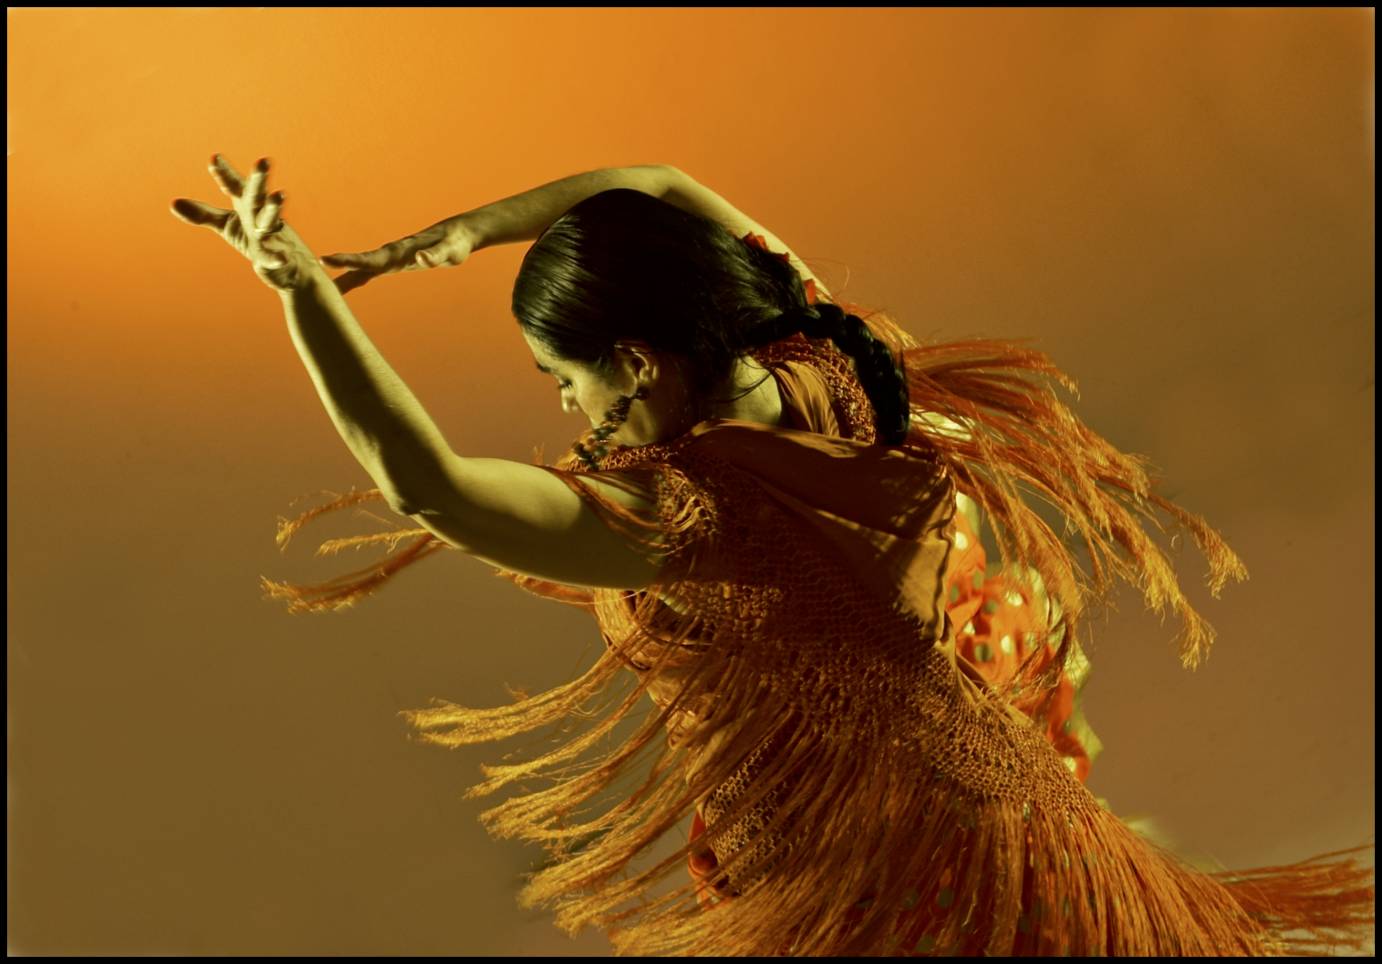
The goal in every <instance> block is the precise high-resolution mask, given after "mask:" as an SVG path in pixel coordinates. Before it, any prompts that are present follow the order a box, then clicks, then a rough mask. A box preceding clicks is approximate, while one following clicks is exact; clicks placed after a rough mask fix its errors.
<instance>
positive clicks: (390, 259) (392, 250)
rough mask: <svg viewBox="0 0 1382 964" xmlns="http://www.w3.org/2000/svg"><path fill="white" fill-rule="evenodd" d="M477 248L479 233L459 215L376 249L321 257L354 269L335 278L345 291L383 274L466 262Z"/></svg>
mask: <svg viewBox="0 0 1382 964" xmlns="http://www.w3.org/2000/svg"><path fill="white" fill-rule="evenodd" d="M476 247H477V242H476V234H475V230H474V228H473V226H472V225H471V223H470V220H469V218H468V217H467V216H466V215H464V214H457V215H456V216H455V217H450V218H447V219H446V220H445V221H438V222H437V223H436V224H434V225H432V226H431V227H430V228H423V229H422V230H421V231H418V232H417V233H416V234H410V235H408V236H407V237H406V238H399V239H398V240H397V241H390V242H389V243H388V244H386V245H384V246H383V247H381V248H375V249H374V250H373V251H362V252H359V253H357V254H328V255H327V256H326V257H324V258H322V259H321V260H322V264H325V265H328V266H330V267H333V268H352V269H354V270H352V271H349V272H347V273H346V274H343V275H341V276H339V277H338V278H336V287H337V288H338V289H340V291H341V293H342V294H345V292H347V291H350V290H351V289H352V288H358V287H360V286H361V285H362V284H364V283H365V282H367V281H369V280H370V279H372V278H374V277H376V276H378V275H381V274H391V273H393V272H395V271H424V270H426V269H428V268H444V267H450V266H453V265H458V264H463V263H464V262H465V259H466V258H468V257H470V254H471V252H472V251H474V250H475V248H476Z"/></svg>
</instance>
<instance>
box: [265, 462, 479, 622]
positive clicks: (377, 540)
mask: <svg viewBox="0 0 1382 964" xmlns="http://www.w3.org/2000/svg"><path fill="white" fill-rule="evenodd" d="M328 494H329V495H335V494H334V493H328ZM383 500H384V494H383V493H382V492H381V491H380V490H379V489H368V490H365V491H362V492H350V493H348V494H346V495H343V496H336V497H335V498H334V499H332V501H330V502H328V503H326V504H325V505H320V506H318V507H316V508H315V509H309V510H308V511H306V512H304V513H302V514H301V515H299V516H298V517H297V518H295V519H284V518H281V517H280V518H279V520H278V521H279V525H278V532H277V534H276V535H275V538H274V541H275V542H276V543H277V544H278V547H279V550H280V551H286V550H287V548H288V543H289V542H290V541H292V538H293V536H294V535H296V534H297V533H298V532H299V531H300V530H301V529H302V527H303V526H305V525H307V523H309V522H311V521H313V520H314V519H317V518H320V517H321V516H323V515H325V514H327V513H328V512H336V511H339V510H341V509H346V508H350V507H351V506H356V505H361V504H363V503H365V502H374V501H379V502H382V501H383ZM373 518H376V519H379V517H378V516H373ZM379 521H381V522H382V521H386V520H383V519H379ZM409 538H415V541H414V542H413V543H412V545H410V546H408V547H406V548H404V549H401V550H400V549H398V548H397V547H398V544H399V543H401V542H403V541H404V540H405V539H409ZM379 544H383V545H386V546H387V547H388V550H389V554H388V555H387V556H386V557H385V558H384V559H382V560H380V561H379V562H377V563H375V564H374V565H372V566H369V567H367V568H365V569H360V570H357V571H355V572H350V573H346V574H344V575H342V576H338V577H336V578H335V579H332V580H330V581H328V582H324V583H318V584H315V585H298V584H295V583H289V582H277V581H274V580H272V579H269V578H268V577H267V576H260V577H259V585H260V588H261V589H262V590H263V591H264V594H265V598H266V599H281V600H284V601H286V602H287V603H288V611H289V612H290V613H301V612H331V611H336V610H340V609H345V608H348V607H350V606H353V605H354V604H355V603H357V602H359V601H360V600H361V599H363V598H365V597H366V596H369V595H371V594H373V593H374V592H376V591H378V590H379V589H380V588H381V587H382V586H383V585H384V584H385V583H386V582H388V581H389V580H390V579H392V578H393V577H394V575H396V574H397V573H398V572H399V571H400V570H402V569H403V568H404V567H406V566H410V565H412V564H413V563H414V562H417V561H418V560H419V559H424V558H426V557H427V556H430V555H432V554H433V553H434V552H436V551H437V550H439V549H450V548H452V547H451V546H450V545H449V544H447V543H445V542H442V541H441V540H440V539H438V538H437V537H436V536H434V535H432V533H431V532H429V531H427V530H426V529H398V530H396V531H394V532H385V533H379V534H377V535H364V536H351V537H348V538H344V539H330V540H327V541H326V542H324V543H322V544H321V545H320V546H319V547H318V548H317V553H316V554H317V555H318V556H325V555H331V554H334V553H337V552H340V551H342V550H344V549H347V548H360V547H361V546H365V545H379Z"/></svg>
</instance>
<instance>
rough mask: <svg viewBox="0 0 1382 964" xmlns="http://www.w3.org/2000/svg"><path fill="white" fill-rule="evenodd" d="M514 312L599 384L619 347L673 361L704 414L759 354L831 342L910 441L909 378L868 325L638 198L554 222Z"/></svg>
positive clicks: (781, 269) (527, 267)
mask: <svg viewBox="0 0 1382 964" xmlns="http://www.w3.org/2000/svg"><path fill="white" fill-rule="evenodd" d="M512 307H513V314H514V317H515V318H516V319H517V320H518V323H519V326H520V327H521V328H522V329H523V331H524V332H525V334H527V335H529V336H531V337H532V338H534V339H535V340H536V341H538V342H540V343H541V344H542V345H543V346H544V347H545V348H547V350H548V351H550V352H551V353H552V354H553V355H554V356H556V357H558V358H563V359H568V360H571V361H575V362H579V363H582V364H585V365H588V366H590V367H591V368H592V369H593V370H594V371H595V372H596V373H597V374H598V375H608V374H610V373H612V371H613V369H614V345H615V343H616V342H617V341H622V340H630V339H632V340H640V341H643V342H645V343H647V344H649V345H651V346H652V347H653V348H654V349H656V350H658V351H663V352H668V353H670V354H672V355H674V356H676V357H677V359H678V361H679V362H680V363H682V364H681V367H682V370H683V373H684V375H685V377H686V379H687V384H688V388H689V390H690V393H691V395H692V397H693V398H695V399H696V401H697V404H699V405H700V406H702V408H703V409H705V408H707V407H708V406H709V405H710V404H711V403H713V402H714V401H716V400H717V399H714V398H712V393H713V392H714V391H715V389H716V388H717V387H718V386H720V385H723V384H724V383H725V382H726V381H727V380H728V378H729V375H730V372H731V371H732V370H733V368H734V365H735V362H736V360H737V359H738V358H740V357H742V356H743V355H745V354H747V353H748V352H749V351H750V350H751V349H753V348H756V347H759V346H762V345H766V344H769V343H771V342H774V341H778V340H780V339H783V338H787V337H790V336H792V335H794V334H797V333H798V332H801V333H804V334H805V335H806V336H807V337H811V338H830V339H831V340H832V341H833V342H834V343H835V345H836V346H837V347H838V348H839V349H840V351H841V352H843V353H844V354H845V355H847V356H849V357H850V358H852V359H853V360H854V364H855V370H856V372H857V373H858V377H859V381H860V384H861V385H862V386H863V388H864V391H865V393H866V394H867V395H868V397H869V400H870V401H871V402H872V403H873V407H874V411H875V412H876V414H877V428H878V442H879V443H880V444H884V445H899V444H901V443H902V441H903V440H904V439H905V438H906V435H907V428H908V413H909V409H910V406H909V402H908V395H907V380H906V377H905V374H904V372H903V370H902V368H901V367H900V365H899V363H898V361H897V359H896V358H894V356H893V355H892V353H891V352H890V351H889V349H888V347H887V346H886V345H885V344H884V343H883V342H882V341H880V340H879V339H878V338H876V337H875V336H874V334H873V333H872V331H870V329H869V328H868V326H867V325H866V324H865V323H864V321H863V320H862V319H860V318H859V317H858V316H856V315H851V314H847V313H845V312H844V311H843V310H842V309H840V308H839V307H838V306H836V305H833V304H829V303H821V304H816V305H811V304H809V303H808V299H807V295H806V289H805V287H804V285H803V283H802V279H801V276H800V275H799V274H798V273H797V271H796V270H795V269H794V268H793V267H792V266H791V264H790V263H789V262H788V260H787V258H786V256H785V255H775V254H773V253H771V252H769V251H767V250H765V249H763V248H761V247H758V246H757V245H755V244H753V243H750V241H749V239H741V238H738V237H736V236H735V235H734V234H732V233H731V232H730V231H728V230H727V229H726V228H725V227H724V226H723V225H721V224H720V223H718V222H716V221H714V220H712V219H710V218H705V217H702V216H700V215H698V214H694V213H692V212H689V211H684V210H682V209H680V208H678V207H676V206H674V205H672V204H669V203H667V202H666V201H663V200H661V199H660V198H655V197H653V196H651V195H648V194H644V193H643V192H641V191H635V190H630V189H627V188H616V189H614V190H609V191H602V192H600V193H599V194H595V195H592V196H590V197H588V198H586V199H585V200H583V201H581V202H580V203H578V204H576V205H574V206H573V207H572V208H571V209H570V210H568V211H567V212H566V213H565V214H563V215H562V216H561V217H560V218H558V219H557V220H556V221H554V222H553V223H552V224H551V225H550V226H549V227H548V228H547V230H546V231H544V232H543V233H542V235H541V236H539V237H538V239H537V241H536V242H535V243H534V244H533V245H532V247H531V248H529V249H528V252H527V254H526V255H525V256H524V258H523V264H522V266H521V267H520V268H519V272H518V277H517V278H516V279H515V281H514V289H513V305H512ZM770 377H772V376H771V375H766V376H765V377H764V380H766V379H767V378H770ZM760 384H762V382H761V381H760V382H759V383H758V384H755V385H752V386H750V387H749V388H748V389H747V390H745V391H744V392H742V393H741V394H740V395H737V396H733V397H732V398H729V399H718V400H720V401H733V400H735V399H737V398H740V397H743V395H746V394H748V393H750V392H752V391H754V390H756V389H757V388H758V385H760ZM597 441H599V440H597Z"/></svg>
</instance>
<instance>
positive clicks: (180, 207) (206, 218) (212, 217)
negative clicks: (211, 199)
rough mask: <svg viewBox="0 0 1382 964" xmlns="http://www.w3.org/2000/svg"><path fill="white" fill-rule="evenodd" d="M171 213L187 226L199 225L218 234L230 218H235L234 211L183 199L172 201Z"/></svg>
mask: <svg viewBox="0 0 1382 964" xmlns="http://www.w3.org/2000/svg"><path fill="white" fill-rule="evenodd" d="M173 213H174V214H175V215H177V216H178V217H179V218H181V219H182V220H184V221H186V222H187V223H188V224H199V225H202V226H203V227H208V228H210V229H211V230H213V231H215V232H216V233H217V234H220V233H221V232H222V231H224V230H225V227H226V224H227V223H228V222H229V221H230V219H231V218H233V217H235V212H234V211H227V210H225V209H223V208H213V207H212V206H211V205H209V204H203V203H202V202H201V201H192V200H189V199H187V198H185V197H180V198H177V199H175V200H174V201H173Z"/></svg>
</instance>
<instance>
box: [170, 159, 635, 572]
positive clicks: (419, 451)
mask: <svg viewBox="0 0 1382 964" xmlns="http://www.w3.org/2000/svg"><path fill="white" fill-rule="evenodd" d="M268 170H269V165H268V161H267V159H263V160H261V161H260V162H259V164H258V165H256V167H255V170H254V172H253V173H252V174H251V175H250V177H249V178H248V179H245V178H242V177H241V176H240V175H239V174H238V173H237V172H236V171H235V170H234V168H232V167H231V166H230V164H229V163H227V162H226V161H225V160H224V159H223V158H221V157H220V156H219V155H216V156H213V158H212V164H211V173H212V175H213V176H214V177H215V179H216V181H217V183H218V184H219V185H220V186H221V189H222V191H224V192H225V193H226V195H227V196H229V197H230V198H231V200H232V202H233V204H232V209H231V210H224V209H221V208H214V207H211V206H210V205H207V204H202V203H201V202H198V201H191V200H187V199H185V198H179V199H177V200H175V201H174V202H173V212H174V213H175V214H176V215H177V216H178V217H179V218H181V219H182V220H183V221H185V222H187V223H189V224H196V225H200V226H203V227H208V228H211V229H212V230H213V231H215V232H216V233H217V234H219V235H220V236H221V237H222V238H223V239H224V240H226V241H227V242H228V243H229V244H230V245H231V246H232V247H234V248H235V249H236V250H237V251H239V252H240V253H241V254H243V255H245V256H246V257H247V258H248V259H249V260H250V262H251V263H252V264H253V265H254V268H255V272H256V273H257V274H258V275H259V277H260V279H261V280H262V281H264V283H265V284H267V285H268V286H269V287H271V288H273V289H274V290H276V291H277V292H278V294H279V296H280V298H281V300H282V304H283V312H284V315H285V317H286V318H287V321H288V330H289V334H290V335H291V337H292V340H293V344H294V346H295V347H296V348H297V350H298V354H299V355H300V356H301V358H302V361H303V364H304V365H305V366H306V367H307V371H308V374H309V375H310V376H311V378H312V383H313V384H314V385H315V386H316V389H317V394H318V396H319V397H320V398H321V401H322V404H323V405H324V406H325V407H326V411H327V414H328V415H329V416H330V417H331V421H332V423H333V424H334V425H335V426H336V430H337V431H338V432H339V433H340V436H341V438H342V439H343V440H344V441H345V443H346V445H347V447H349V449H350V451H351V454H353V455H354V456H355V458H356V460H357V461H358V462H359V463H360V465H361V466H362V467H363V468H364V469H365V471H366V472H367V473H369V475H370V478H372V479H373V480H374V483H375V485H377V486H378V487H379V489H380V490H381V491H382V492H383V493H384V495H385V498H386V499H387V500H388V503H389V505H390V507H391V508H393V509H394V511H396V512H399V513H400V514H403V515H415V516H418V517H419V518H418V521H419V522H421V523H422V524H423V525H425V526H427V528H429V529H431V530H432V531H433V532H434V533H436V534H437V535H438V536H440V537H441V538H443V539H445V540H446V541H448V542H450V543H451V544H452V545H455V546H457V547H458V548H460V549H463V550H465V551H467V552H469V553H470V554H472V555H476V556H479V557H480V558H482V559H484V560H485V561H488V562H492V563H495V564H498V565H501V566H503V567H505V568H508V569H512V570H514V571H517V572H522V573H527V574H530V575H535V576H538V577H540V578H546V579H552V580H556V581H560V582H568V583H574V584H578V585H591V586H612V587H614V588H630V589H636V588H642V587H643V586H645V585H647V584H648V583H649V582H651V580H652V578H653V576H654V575H655V574H656V571H657V566H656V565H655V564H654V563H652V562H650V561H649V560H648V558H647V556H646V555H645V554H644V553H643V552H642V551H640V550H639V549H637V548H635V547H633V546H631V545H630V544H628V543H627V542H625V541H623V540H622V539H621V538H620V537H619V536H618V535H616V534H615V533H613V532H611V531H610V530H609V529H608V528H607V527H606V526H605V525H604V524H603V523H602V522H601V521H599V519H597V518H596V516H595V515H594V513H593V512H592V510H591V509H590V508H589V507H588V506H587V505H586V503H585V502H584V501H583V500H582V499H581V498H580V497H579V496H577V495H576V494H575V493H574V492H572V491H571V490H570V489H569V488H568V487H567V486H566V485H564V484H563V483H562V482H560V481H559V480H558V479H556V478H555V477H553V476H552V475H550V474H549V473H547V472H545V471H543V470H542V469H539V468H537V467H536V466H532V465H525V464H524V463H521V462H511V461H507V460H504V459H485V458H482V459H469V458H461V457H460V456H458V455H456V454H455V453H454V452H452V450H451V447H450V446H449V445H448V444H447V442H446V440H445V439H444V438H443V437H442V434H441V431H440V430H439V429H438V428H437V426H436V424H435V423H434V422H433V421H432V419H431V417H430V416H429V415H428V414H427V412H426V411H425V410H424V409H423V407H422V405H421V404H420V403H419V402H418V400H417V398H416V397H415V396H414V395H413V393H412V392H411V391H410V390H409V388H408V386H407V385H405V384H404V383H403V380H402V379H401V378H399V377H398V375H397V374H396V373H395V372H394V370H393V369H392V368H391V367H390V366H389V364H388V362H386V361H385V360H384V358H383V357H382V356H381V355H380V354H379V352H378V350H377V349H376V348H375V347H374V344H373V343H372V342H371V341H370V340H369V338H368V337H367V336H366V335H365V333H364V331H363V330H362V329H361V327H360V324H359V322H357V321H356V320H355V316H354V315H353V314H352V313H351V311H350V308H349V307H348V306H347V305H346V302H345V298H344V297H342V296H341V293H340V292H339V291H338V290H337V289H336V286H335V285H334V284H333V283H332V281H331V278H330V277H329V276H328V275H327V274H326V272H325V271H324V270H323V269H322V268H321V266H320V265H319V264H318V263H317V259H316V258H315V256H313V254H312V252H311V250H310V249H309V248H308V247H307V245H306V244H304V243H303V241H302V239H301V238H299V237H298V235H297V234H296V232H294V231H293V229H292V228H290V227H289V226H288V225H287V224H285V223H283V221H282V220H281V219H280V218H279V216H278V215H279V209H280V207H281V205H282V204H283V200H284V199H283V195H282V193H281V192H276V193H275V194H273V195H272V196H268V197H266V196H265V180H266V178H267V175H268ZM592 484H596V485H598V484H599V483H598V482H596V481H595V480H592ZM610 496H611V497H612V498H615V499H617V500H619V501H620V502H621V503H622V504H624V505H625V506H626V507H628V508H630V509H645V508H646V506H647V504H646V500H644V499H642V498H641V497H640V496H638V495H637V494H629V493H626V492H622V491H619V492H611V493H610Z"/></svg>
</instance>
